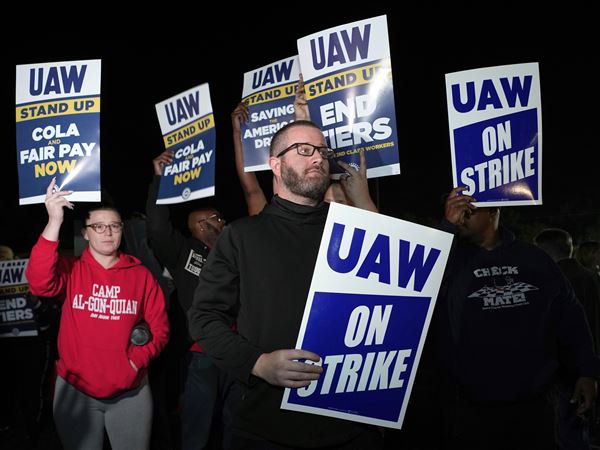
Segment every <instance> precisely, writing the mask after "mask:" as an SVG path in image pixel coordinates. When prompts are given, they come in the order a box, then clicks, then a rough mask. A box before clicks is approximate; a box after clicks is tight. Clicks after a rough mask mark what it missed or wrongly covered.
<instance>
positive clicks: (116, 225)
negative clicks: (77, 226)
mask: <svg viewBox="0 0 600 450" xmlns="http://www.w3.org/2000/svg"><path fill="white" fill-rule="evenodd" d="M85 227H86V228H91V229H92V230H94V231H95V232H96V233H98V234H102V233H104V232H105V231H106V229H107V228H108V227H110V231H112V232H113V233H120V232H121V230H123V222H111V223H101V222H98V223H90V224H89V225H86V226H85Z"/></svg>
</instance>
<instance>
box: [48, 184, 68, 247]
mask: <svg viewBox="0 0 600 450" xmlns="http://www.w3.org/2000/svg"><path fill="white" fill-rule="evenodd" d="M55 186H56V177H54V178H52V181H50V184H49V185H48V187H47V188H46V199H45V200H44V203H45V205H46V211H48V224H47V225H46V228H44V231H43V232H42V235H43V236H44V237H45V238H46V239H48V240H49V241H57V240H58V234H59V231H60V226H61V225H62V223H63V220H64V216H65V212H64V209H63V208H65V207H67V208H69V209H73V208H74V205H73V203H71V202H70V201H69V200H67V199H66V197H67V195H70V194H72V193H73V191H55V190H54V188H55Z"/></svg>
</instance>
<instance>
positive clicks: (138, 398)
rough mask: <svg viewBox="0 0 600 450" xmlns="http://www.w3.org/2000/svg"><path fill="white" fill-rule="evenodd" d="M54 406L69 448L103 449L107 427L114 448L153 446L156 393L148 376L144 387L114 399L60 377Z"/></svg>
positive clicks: (58, 426) (126, 449)
mask: <svg viewBox="0 0 600 450" xmlns="http://www.w3.org/2000/svg"><path fill="white" fill-rule="evenodd" d="M53 410H54V423H55V424H56V429H57V431H58V435H59V436H60V440H61V442H62V444H63V447H64V448H65V450H102V446H103V441H104V428H105V427H106V432H107V434H108V438H109V440H110V444H111V447H112V448H113V450H144V449H148V448H149V446H150V431H151V427H152V394H151V392H150V385H149V384H148V377H145V378H144V380H143V381H142V384H141V385H140V387H138V388H136V389H132V390H130V391H127V392H124V393H123V394H121V395H119V396H117V397H113V398H110V399H98V398H94V397H90V396H89V395H86V394H84V393H83V392H81V391H78V390H77V389H76V388H75V387H73V386H72V385H70V384H69V383H67V382H66V381H65V380H64V379H63V378H61V377H57V379H56V388H55V390H54V405H53Z"/></svg>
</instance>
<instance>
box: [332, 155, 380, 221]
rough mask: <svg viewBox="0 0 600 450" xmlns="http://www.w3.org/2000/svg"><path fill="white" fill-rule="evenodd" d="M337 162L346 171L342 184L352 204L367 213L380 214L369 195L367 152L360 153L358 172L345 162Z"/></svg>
mask: <svg viewBox="0 0 600 450" xmlns="http://www.w3.org/2000/svg"><path fill="white" fill-rule="evenodd" d="M336 162H337V163H338V164H339V165H340V166H341V167H342V168H343V169H344V170H345V171H346V174H345V175H342V177H341V178H340V183H341V185H342V189H343V190H344V193H345V194H346V197H347V198H348V200H349V201H350V204H351V205H352V206H356V207H357V208H360V209H364V210H367V211H372V212H379V210H378V209H377V206H376V205H375V203H374V202H373V200H372V199H371V195H370V194H369V183H368V181H367V161H366V158H365V152H360V167H359V168H358V170H356V169H355V168H354V167H352V166H351V165H350V164H348V163H346V162H344V161H336Z"/></svg>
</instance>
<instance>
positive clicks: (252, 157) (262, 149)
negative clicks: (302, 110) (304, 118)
mask: <svg viewBox="0 0 600 450" xmlns="http://www.w3.org/2000/svg"><path fill="white" fill-rule="evenodd" d="M299 68H300V63H299V61H298V56H293V57H291V58H286V59H282V60H281V61H277V62H275V63H273V64H269V65H267V66H264V67H261V68H260V69H256V70H252V71H251V72H246V73H245V74H244V89H243V91H242V101H243V102H246V104H247V105H248V115H249V120H248V122H246V123H242V126H241V133H242V150H243V152H244V171H245V172H254V171H257V170H270V169H271V168H270V166H269V149H270V146H271V138H272V137H273V135H274V134H275V133H276V132H277V131H278V130H279V129H280V128H282V127H283V126H285V125H287V124H288V123H290V122H293V121H294V98H295V96H296V89H297V86H298V78H299V75H300V74H299Z"/></svg>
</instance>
